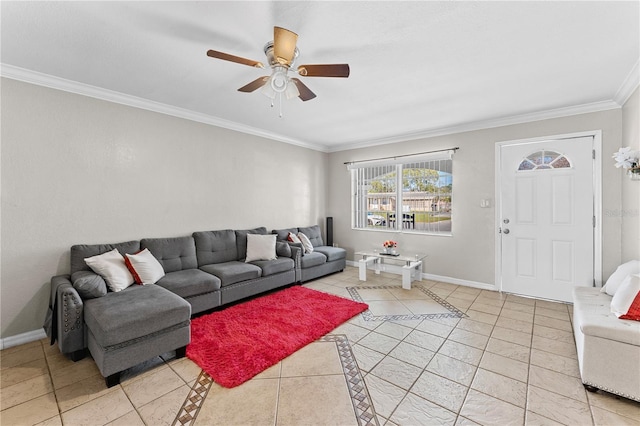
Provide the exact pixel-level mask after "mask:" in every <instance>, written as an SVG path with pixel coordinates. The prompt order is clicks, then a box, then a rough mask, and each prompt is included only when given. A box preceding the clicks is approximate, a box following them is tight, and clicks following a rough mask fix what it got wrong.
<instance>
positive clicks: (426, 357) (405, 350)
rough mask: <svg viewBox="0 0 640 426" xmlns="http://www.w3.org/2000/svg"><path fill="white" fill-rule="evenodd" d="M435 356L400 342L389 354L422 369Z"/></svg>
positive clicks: (428, 351) (422, 349)
mask: <svg viewBox="0 0 640 426" xmlns="http://www.w3.org/2000/svg"><path fill="white" fill-rule="evenodd" d="M434 355H435V352H432V351H430V350H428V349H424V348H421V347H420V346H415V345H412V344H410V343H407V342H400V344H399V345H398V346H396V347H395V348H394V349H393V350H392V351H391V352H390V353H389V356H392V357H394V358H396V359H399V360H400V361H403V362H407V363H409V364H411V365H415V366H416V367H420V368H425V367H426V366H427V364H429V361H431V358H433V356H434ZM356 358H357V357H356Z"/></svg>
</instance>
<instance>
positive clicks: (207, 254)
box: [193, 229, 246, 266]
mask: <svg viewBox="0 0 640 426" xmlns="http://www.w3.org/2000/svg"><path fill="white" fill-rule="evenodd" d="M193 238H194V239H195V241H196V256H197V258H198V266H203V265H210V264H212V263H223V262H231V261H234V260H238V247H237V245H236V233H235V231H234V230H233V229H224V230H221V231H201V232H194V233H193ZM245 250H246V249H245Z"/></svg>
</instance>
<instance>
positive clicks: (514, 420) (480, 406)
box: [460, 389, 524, 426]
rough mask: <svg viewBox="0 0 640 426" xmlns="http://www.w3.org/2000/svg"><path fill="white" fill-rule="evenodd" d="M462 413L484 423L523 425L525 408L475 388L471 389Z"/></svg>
mask: <svg viewBox="0 0 640 426" xmlns="http://www.w3.org/2000/svg"><path fill="white" fill-rule="evenodd" d="M460 415H461V416H464V417H466V418H468V419H471V420H473V421H474V422H477V423H480V424H484V425H505V426H506V425H522V424H523V423H524V409H523V408H520V407H516V406H515V405H513V404H509V403H508V402H505V401H501V400H499V399H496V398H493V397H491V396H489V395H485V394H483V393H480V392H478V391H475V390H473V389H470V390H469V393H468V394H467V398H466V399H465V401H464V405H463V406H462V410H461V411H460Z"/></svg>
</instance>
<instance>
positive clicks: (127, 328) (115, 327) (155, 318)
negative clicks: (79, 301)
mask: <svg viewBox="0 0 640 426" xmlns="http://www.w3.org/2000/svg"><path fill="white" fill-rule="evenodd" d="M190 317H191V305H189V302H187V301H185V300H184V299H183V298H181V297H180V296H178V295H176V294H173V293H172V292H170V291H168V290H166V289H164V288H162V287H159V286H157V285H153V284H150V285H144V286H143V285H136V286H132V287H130V288H128V289H126V290H124V291H119V292H117V293H116V292H112V293H109V294H107V295H106V296H104V297H99V298H96V299H90V300H87V301H85V305H84V319H85V321H86V323H87V326H88V327H89V328H90V329H91V333H92V334H93V336H94V337H95V339H96V341H97V342H98V344H100V346H102V347H103V348H106V347H108V346H112V345H117V344H119V343H124V342H128V341H129V340H133V339H137V338H140V337H144V336H147V335H149V334H152V333H156V332H160V331H162V330H165V329H167V328H170V327H174V326H176V325H178V324H182V323H186V324H188V321H189V318H190Z"/></svg>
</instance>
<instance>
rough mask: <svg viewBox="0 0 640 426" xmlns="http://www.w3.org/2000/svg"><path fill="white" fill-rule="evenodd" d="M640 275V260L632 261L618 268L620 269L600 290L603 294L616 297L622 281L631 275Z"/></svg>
mask: <svg viewBox="0 0 640 426" xmlns="http://www.w3.org/2000/svg"><path fill="white" fill-rule="evenodd" d="M633 274H640V260H631V261H629V262H627V263H623V264H622V265H620V266H618V269H616V271H615V272H614V273H613V274H611V276H610V277H609V279H608V280H607V283H606V284H605V285H604V287H602V289H601V290H600V291H601V292H603V293H607V294H608V295H609V296H614V295H615V294H616V291H617V290H618V287H620V284H622V281H624V280H625V278H627V276H629V275H633Z"/></svg>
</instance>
